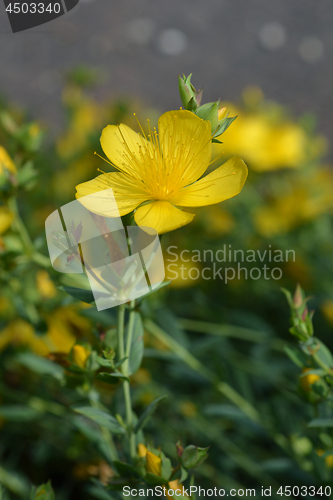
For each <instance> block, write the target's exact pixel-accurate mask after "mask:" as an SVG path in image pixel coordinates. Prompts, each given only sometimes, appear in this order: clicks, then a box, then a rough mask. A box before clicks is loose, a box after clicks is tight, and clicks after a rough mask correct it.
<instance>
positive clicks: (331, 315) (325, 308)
mask: <svg viewBox="0 0 333 500" xmlns="http://www.w3.org/2000/svg"><path fill="white" fill-rule="evenodd" d="M321 310H322V312H323V314H324V316H325V318H326V319H327V321H328V322H329V323H332V324H333V300H326V301H325V302H324V303H323V305H322V306H321Z"/></svg>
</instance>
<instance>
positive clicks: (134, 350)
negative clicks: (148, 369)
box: [128, 312, 144, 375]
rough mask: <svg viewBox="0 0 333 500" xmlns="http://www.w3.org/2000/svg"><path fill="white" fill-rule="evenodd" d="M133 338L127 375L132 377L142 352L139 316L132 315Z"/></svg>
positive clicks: (140, 360) (136, 313) (141, 325)
mask: <svg viewBox="0 0 333 500" xmlns="http://www.w3.org/2000/svg"><path fill="white" fill-rule="evenodd" d="M134 315H135V316H134V324H133V336H132V343H131V350H130V355H129V360H128V374H129V375H133V373H135V372H136V371H137V370H138V369H139V368H140V366H141V363H142V358H143V352H144V342H143V338H144V329H143V323H142V319H141V315H140V313H138V312H135V313H134Z"/></svg>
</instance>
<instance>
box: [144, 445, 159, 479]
mask: <svg viewBox="0 0 333 500" xmlns="http://www.w3.org/2000/svg"><path fill="white" fill-rule="evenodd" d="M161 462H162V460H161V459H160V457H158V456H157V455H154V453H151V451H147V455H146V469H147V472H151V473H152V474H155V475H156V476H160V475H161Z"/></svg>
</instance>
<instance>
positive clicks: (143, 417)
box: [134, 396, 167, 433]
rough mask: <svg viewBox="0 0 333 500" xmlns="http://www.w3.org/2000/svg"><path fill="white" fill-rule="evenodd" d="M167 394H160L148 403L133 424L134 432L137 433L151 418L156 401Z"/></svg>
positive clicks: (158, 401) (159, 400) (161, 399)
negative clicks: (134, 424) (136, 421)
mask: <svg viewBox="0 0 333 500" xmlns="http://www.w3.org/2000/svg"><path fill="white" fill-rule="evenodd" d="M166 397H167V396H161V397H160V398H157V399H155V401H153V402H152V403H150V405H149V406H148V407H147V408H146V410H145V411H144V412H143V414H142V415H141V417H140V418H139V420H138V423H137V424H136V426H135V429H134V432H135V433H137V432H138V431H139V430H140V429H142V428H143V427H144V426H145V425H146V424H147V423H148V422H149V420H150V419H151V417H152V415H153V413H154V411H155V410H156V408H157V405H158V403H160V402H161V401H163V399H165V398H166Z"/></svg>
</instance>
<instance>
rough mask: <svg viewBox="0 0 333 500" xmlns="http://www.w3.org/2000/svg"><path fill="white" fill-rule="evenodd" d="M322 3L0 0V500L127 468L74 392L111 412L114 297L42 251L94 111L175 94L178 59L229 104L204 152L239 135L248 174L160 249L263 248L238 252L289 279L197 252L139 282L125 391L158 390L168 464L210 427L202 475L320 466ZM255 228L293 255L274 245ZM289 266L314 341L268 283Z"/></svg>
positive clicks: (79, 169)
mask: <svg viewBox="0 0 333 500" xmlns="http://www.w3.org/2000/svg"><path fill="white" fill-rule="evenodd" d="M1 9H3V5H2V3H1V5H0V11H1ZM332 10H333V4H332V2H331V0H320V1H317V2H313V1H309V0H280V1H279V2H276V1H271V0H269V1H268V0H253V1H251V2H247V1H245V0H232V1H229V2H227V1H223V0H206V1H205V2H204V1H203V0H201V1H197V0H183V1H181V2H179V1H176V0H168V1H164V2H162V1H159V2H156V1H155V2H153V1H145V0H140V1H138V0H123V1H118V2H115V1H113V0H90V1H88V0H81V1H80V4H79V7H77V8H75V9H73V10H72V11H71V12H70V13H69V14H68V15H66V16H63V17H61V18H59V19H58V20H56V21H53V22H52V23H50V24H47V25H44V26H41V27H39V28H35V29H32V30H29V31H27V32H22V33H17V34H15V35H13V34H12V33H11V31H10V27H9V23H8V21H7V19H6V16H5V15H2V13H1V16H0V65H1V66H0V67H1V73H2V75H1V81H0V433H1V439H0V483H1V484H2V486H3V489H1V487H0V499H1V500H7V499H23V500H25V499H27V498H30V499H35V498H40V499H41V500H43V498H47V499H48V500H49V499H53V496H52V495H51V496H46V497H40V496H38V495H37V493H36V495H35V496H30V491H31V485H32V484H34V485H40V484H42V483H46V482H47V481H48V480H51V481H52V485H53V488H54V490H55V495H56V496H55V498H56V499H57V500H72V499H76V498H80V499H82V500H94V499H102V500H103V499H107V500H110V499H111V500H114V499H117V500H121V498H122V497H121V495H120V494H119V493H117V492H114V491H112V492H110V491H109V490H108V489H107V488H110V487H111V486H110V481H111V480H113V479H114V476H115V474H118V473H119V474H120V476H121V475H122V474H123V473H124V475H125V476H126V472H127V473H128V469H126V467H125V469H124V467H123V468H122V469H121V468H120V469H117V467H115V465H114V463H113V462H114V461H113V455H112V453H114V451H116V452H117V453H118V454H119V459H120V460H121V461H122V462H126V461H128V456H127V454H126V449H125V448H124V446H123V442H122V440H121V438H120V437H119V436H118V435H115V436H114V445H112V440H111V439H110V436H109V433H108V432H106V431H107V429H105V426H104V425H103V424H100V422H98V421H97V422H96V421H93V420H92V419H89V418H88V417H87V418H85V417H84V415H79V416H78V415H77V413H76V412H75V407H76V405H79V406H82V405H83V406H85V407H88V410H93V408H91V407H94V408H95V409H96V408H97V409H102V410H103V411H105V412H111V413H112V415H117V414H120V415H122V416H123V415H124V411H125V409H124V402H123V399H122V394H121V384H119V383H118V385H112V386H110V384H108V383H106V382H105V381H102V380H101V379H100V378H99V375H100V373H99V372H100V369H101V368H100V367H99V366H97V365H96V359H97V358H96V356H98V355H99V356H101V353H102V351H103V349H105V348H106V347H109V346H111V347H112V348H114V349H115V350H116V351H117V339H116V335H115V325H116V319H115V314H114V310H106V311H103V312H98V311H97V310H96V308H95V306H94V304H91V300H92V299H91V293H90V291H89V286H88V287H87V283H86V282H85V278H84V276H81V275H74V274H68V275H67V274H61V273H57V272H56V271H54V270H53V269H52V266H51V263H50V259H49V257H48V250H47V247H46V241H45V220H46V218H47V217H48V216H49V215H50V214H51V213H52V212H53V211H54V210H56V209H58V208H59V207H60V206H62V205H63V204H65V203H68V202H70V201H72V200H73V198H74V193H75V186H76V185H77V184H79V183H81V182H84V181H87V180H90V179H92V178H94V177H95V176H96V175H97V169H98V168H100V169H102V170H107V169H108V168H109V166H108V165H106V163H105V162H103V160H102V159H100V158H98V157H96V156H94V155H93V153H94V151H97V152H101V149H100V145H99V138H100V135H101V130H102V129H103V127H105V125H106V124H108V123H117V122H123V123H126V124H127V125H129V126H130V127H132V128H134V129H138V125H137V123H136V120H135V119H134V117H133V112H136V113H137V115H138V117H139V119H140V122H141V123H143V124H145V123H146V122H145V119H146V118H147V117H149V118H150V119H151V122H153V123H156V122H157V119H158V117H159V115H160V113H162V112H164V111H167V110H169V109H176V108H178V107H179V106H180V104H181V102H180V98H179V94H178V74H181V73H185V74H186V75H188V74H189V73H193V79H192V82H193V84H194V85H195V87H196V88H200V87H202V86H203V85H204V86H205V87H204V95H203V103H206V102H209V101H215V100H216V99H218V98H219V97H220V98H221V106H222V105H226V106H228V108H229V110H230V116H235V115H238V118H237V120H235V121H234V123H232V125H231V126H230V128H229V129H228V130H226V132H225V133H224V134H223V136H222V137H221V139H222V141H223V145H219V144H214V147H213V154H214V157H216V158H217V157H218V161H219V163H214V165H216V166H218V165H219V164H222V163H223V161H225V160H227V159H228V158H230V157H231V156H232V155H235V154H237V155H240V156H241V157H242V158H243V159H244V161H245V162H246V163H247V164H248V167H249V177H248V180H247V181H246V184H245V186H244V188H243V191H242V192H241V194H240V195H239V196H237V197H235V198H233V199H231V200H227V201H226V202H224V203H222V204H219V205H213V206H210V207H204V208H202V209H198V210H197V211H196V217H195V218H194V221H193V223H191V224H189V225H188V226H186V227H184V228H181V229H179V230H177V231H174V232H172V233H170V234H166V235H164V236H163V240H162V247H163V249H164V251H166V249H167V248H168V246H170V245H171V246H173V247H175V246H176V247H178V250H179V251H181V250H182V249H187V250H199V251H200V252H201V254H202V255H203V252H204V251H205V250H207V249H209V250H212V251H213V252H216V251H218V250H220V249H221V248H224V246H225V245H226V246H227V248H229V247H228V245H231V247H232V248H233V249H235V250H238V249H241V250H244V251H247V250H249V249H250V250H252V251H259V252H261V255H263V254H265V251H266V257H264V258H263V261H262V262H261V261H260V262H259V261H258V259H257V261H256V262H254V263H251V262H242V267H246V268H247V269H248V271H250V270H251V269H252V268H253V267H260V268H261V267H262V266H264V265H268V267H269V268H273V267H278V268H279V269H280V270H281V273H282V277H281V279H278V280H275V279H269V280H267V279H265V278H264V277H263V274H262V275H261V277H260V279H245V278H244V275H245V273H244V272H243V273H242V275H241V276H240V277H236V278H235V279H233V280H230V282H229V283H228V285H225V283H224V282H223V281H221V280H220V279H215V280H208V281H207V280H204V279H200V278H199V279H191V278H189V277H190V276H191V273H192V275H194V276H195V275H196V272H197V273H198V275H200V272H201V270H202V268H203V267H206V266H209V267H210V268H213V267H214V264H217V267H220V263H219V262H217V263H216V262H212V261H208V262H205V263H203V262H193V261H192V262H190V263H188V268H187V270H186V269H185V275H184V277H179V275H178V278H177V279H175V278H174V276H175V275H174V272H173V275H172V276H169V277H170V278H171V279H172V282H171V284H170V285H169V286H165V287H164V288H162V289H161V290H159V291H158V292H157V293H156V294H153V295H152V296H150V297H148V298H147V299H145V300H144V301H143V303H142V304H141V305H140V307H141V309H140V310H141V313H142V317H143V323H140V322H138V331H137V332H136V335H137V337H138V338H139V339H140V346H141V347H140V349H139V351H140V356H139V357H140V359H139V361H140V362H141V361H142V365H141V366H140V368H139V369H138V370H137V372H136V373H135V374H134V375H133V377H131V378H132V380H131V382H132V396H133V407H134V411H135V413H136V414H137V415H138V416H139V415H141V414H142V413H143V411H144V410H145V409H146V408H147V405H149V404H150V403H152V401H153V400H155V399H156V398H159V397H161V396H163V395H168V396H169V397H168V398H167V400H166V401H165V402H164V401H163V402H162V403H161V406H159V407H158V410H157V411H156V413H155V414H154V417H153V419H152V420H151V421H150V422H149V424H148V425H147V427H146V429H145V437H144V436H143V435H141V434H140V439H142V441H144V442H145V443H146V444H147V445H152V446H153V447H154V449H155V447H156V449H159V448H161V449H162V450H163V452H164V453H165V454H166V455H167V456H168V457H170V459H171V460H172V463H173V464H175V463H177V449H176V446H175V444H176V443H177V441H178V440H180V439H181V440H182V443H183V445H184V446H186V445H189V444H195V445H198V446H201V447H206V446H210V449H209V458H208V460H207V461H206V462H204V464H203V465H202V466H200V468H198V469H195V481H196V484H199V485H201V486H206V487H209V488H212V487H215V486H217V487H219V488H221V487H223V488H233V487H236V488H237V487H248V488H250V487H255V488H257V489H258V488H260V487H261V486H262V485H265V487H269V486H272V485H273V486H274V488H275V491H277V486H278V485H308V486H310V485H315V486H316V487H318V488H319V487H321V486H323V485H330V486H332V477H333V433H332V425H333V400H332V386H333V380H332V378H331V375H330V374H331V372H332V370H331V367H332V366H333V356H332V354H331V352H330V351H332V350H333V343H332V327H333V280H332V276H333V259H332V256H333V238H332V235H333V203H332V200H333V169H332V164H331V160H332V150H331V149H330V142H329V139H330V137H331V135H332V119H331V110H332V88H333V86H332V83H333V68H332V64H331V62H332V55H333V54H332V52H333V33H332ZM3 14H5V13H4V12H3ZM212 168H213V167H212ZM214 168H215V167H214ZM126 217H127V216H126ZM128 220H129V219H128V218H127V219H124V222H125V223H128ZM198 235H200V237H199V238H198ZM268 248H271V249H272V250H273V251H275V250H278V251H281V252H283V253H285V251H287V250H293V251H294V252H295V256H296V258H295V260H290V261H288V262H286V261H284V262H283V261H282V262H271V261H270V259H269V258H268V256H267V249H268ZM176 252H177V250H176ZM167 256H168V255H167V253H165V257H167ZM213 260H214V259H213ZM177 264H178V265H180V264H182V262H180V259H178V262H177ZM227 265H228V267H231V268H232V267H234V268H235V269H236V268H237V263H236V262H231V263H230V262H228V264H227ZM221 266H225V264H224V263H221ZM185 267H186V266H185ZM174 269H175V268H174V267H173V268H172V270H173V271H174ZM278 276H279V274H278ZM297 283H300V284H301V286H302V287H303V289H304V290H305V293H306V294H307V295H310V296H311V297H312V298H311V301H310V303H309V308H310V313H307V314H309V316H311V314H312V313H311V310H315V314H314V319H313V323H314V332H315V335H316V336H317V337H319V339H320V342H325V343H326V344H327V348H326V347H325V346H323V345H322V348H321V351H320V352H317V350H316V349H313V353H314V354H313V356H312V355H309V351H305V352H304V349H303V350H302V349H300V348H299V346H298V343H297V338H296V337H295V336H291V335H290V332H289V326H290V325H289V317H290V311H289V307H288V303H287V300H286V297H285V296H284V295H283V293H282V291H281V286H283V287H285V288H287V289H289V290H294V289H295V287H296V284H297ZM296 299H297V296H296ZM296 299H295V300H296ZM300 300H301V299H300V298H299V296H298V300H296V303H297V302H299V301H300ZM302 300H303V298H302ZM290 303H291V304H289V305H292V299H290ZM292 307H293V306H292ZM303 313H304V318H307V315H306V314H305V311H304V310H303V311H302V315H303ZM302 317H303V316H302ZM304 318H303V319H302V321H303V322H304V321H305V320H304ZM296 320H299V318H298V317H297V318H296ZM300 321H301V320H300ZM303 326H304V325H303ZM308 327H309V328H310V326H309V325H308ZM294 333H295V332H294ZM310 340H311V339H310ZM314 342H315V341H314ZM318 342H319V341H318ZM143 343H144V345H143ZM313 345H315V344H311V345H310V344H309V346H310V347H311V346H313ZM303 348H304V345H303ZM315 356H316V359H317V361H316V360H315V359H314V357H315ZM318 359H319V364H318ZM102 362H104V364H105V360H103V359H102ZM139 364H140V363H138V366H139ZM103 366H104V365H103ZM323 366H324V368H323ZM309 369H310V370H311V372H310V373H309ZM119 471H120V472H119ZM124 471H125V472H124ZM125 476H124V477H125ZM125 480H128V477H127V476H126V477H125ZM318 495H319V497H320V498H323V497H322V494H320V493H319V494H318ZM272 498H274V496H273V497H272ZM275 498H281V496H275ZM306 498H310V496H309V497H306ZM311 498H312V496H311Z"/></svg>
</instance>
